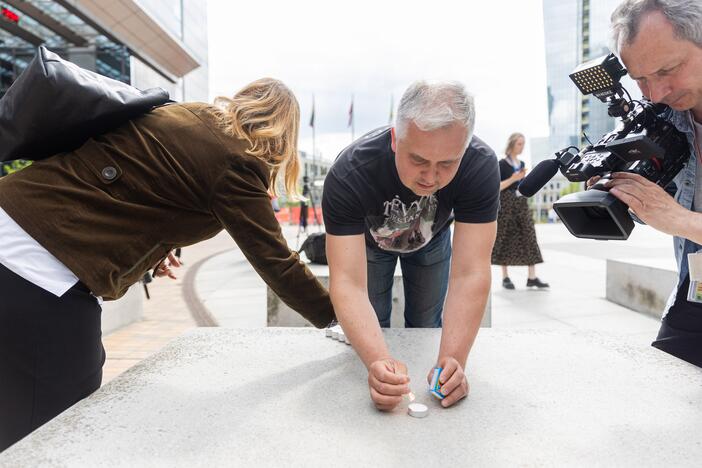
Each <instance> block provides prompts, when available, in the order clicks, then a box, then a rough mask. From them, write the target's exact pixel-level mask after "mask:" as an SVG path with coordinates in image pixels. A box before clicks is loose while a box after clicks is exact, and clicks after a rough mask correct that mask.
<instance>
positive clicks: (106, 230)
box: [0, 103, 334, 327]
mask: <svg viewBox="0 0 702 468" xmlns="http://www.w3.org/2000/svg"><path fill="white" fill-rule="evenodd" d="M246 147H247V145H246V142H244V141H242V140H239V139H237V138H235V137H233V136H230V135H228V134H226V133H225V132H224V131H222V129H221V128H220V127H219V125H218V124H217V121H216V117H215V115H214V113H213V108H212V107H211V106H209V105H207V104H201V103H186V104H172V105H168V106H164V107H159V108H157V109H154V110H153V111H151V112H150V113H148V114H145V115H143V116H141V117H139V118H136V119H134V120H132V121H130V122H128V123H126V124H125V125H122V126H121V127H119V128H117V129H115V130H112V131H110V132H108V133H106V134H104V135H101V136H98V137H95V138H92V139H90V140H88V142H86V143H85V144H84V145H83V146H82V147H80V148H79V149H77V150H75V151H72V152H68V153H62V154H58V155H55V156H53V157H51V158H48V159H45V160H42V161H37V162H35V163H34V164H33V165H31V166H30V167H28V168H26V169H23V170H22V171H19V172H16V173H14V174H10V175H8V176H5V177H3V178H2V179H0V206H2V208H3V209H4V210H5V211H6V212H7V213H8V214H9V215H10V216H11V217H12V218H13V219H14V220H15V221H16V222H17V224H19V225H20V226H21V227H22V228H23V229H24V230H25V231H27V233H28V234H29V235H30V236H32V237H33V238H34V239H35V240H36V241H37V242H39V243H40V244H41V245H42V246H43V247H44V248H46V249H47V250H48V251H49V252H50V253H51V254H53V255H54V256H55V257H56V258H58V259H59V260H60V261H61V262H62V263H63V264H64V265H66V267H68V268H69V269H70V270H71V271H72V272H73V273H74V274H75V275H76V276H78V278H79V279H80V280H81V281H82V282H83V283H84V284H85V285H86V286H87V287H88V288H90V290H91V291H92V292H93V293H94V294H95V295H98V296H102V297H104V298H105V299H108V300H109V299H117V298H119V297H121V296H122V295H123V294H124V293H125V292H126V290H127V288H128V287H129V286H130V285H132V284H134V283H135V282H137V281H138V280H139V279H140V278H141V277H142V276H143V275H144V273H145V272H146V271H148V270H149V269H151V268H153V267H154V266H155V265H156V264H157V263H158V262H159V261H160V260H162V259H163V258H164V257H165V256H166V255H167V253H168V252H169V251H170V250H172V249H173V248H175V247H183V246H187V245H191V244H194V243H196V242H200V241H202V240H205V239H208V238H210V237H213V236H214V235H216V234H217V233H218V232H220V231H221V230H222V229H223V228H224V229H226V230H227V231H228V232H229V234H230V235H231V236H232V237H233V239H234V240H235V241H236V243H237V245H238V246H239V247H240V248H241V250H242V252H243V253H244V255H245V256H246V258H247V259H248V260H249V262H251V264H252V265H253V267H254V268H255V270H256V271H257V272H258V274H259V275H261V277H262V278H263V279H264V280H265V282H266V283H267V284H268V285H269V286H270V287H271V288H272V289H273V290H274V291H275V292H276V293H277V294H278V295H279V296H280V298H281V299H282V300H283V301H285V302H286V303H287V304H288V305H289V306H290V307H292V308H293V309H295V310H296V311H298V312H299V313H300V314H302V315H303V316H304V317H305V318H306V319H308V320H309V321H310V322H312V323H313V324H314V325H316V326H318V327H322V326H325V325H327V324H328V323H329V322H330V321H331V320H332V319H333V317H334V312H333V308H332V305H331V302H330V300H329V295H328V293H327V291H326V290H325V289H324V288H323V287H322V286H321V284H320V283H319V282H318V281H317V280H316V278H315V277H314V276H313V275H312V273H311V272H310V271H309V269H308V268H307V267H306V266H305V265H304V264H303V263H302V262H300V260H299V258H298V256H297V254H296V253H294V252H291V251H290V249H289V248H288V246H287V244H286V242H285V239H284V238H283V236H282V232H281V229H280V225H279V223H278V221H277V220H276V218H275V216H274V213H273V209H272V207H271V202H270V198H269V195H268V186H269V170H268V167H267V166H266V164H264V163H263V162H262V161H260V160H259V159H257V158H255V157H253V156H250V155H247V154H246V153H245V149H246Z"/></svg>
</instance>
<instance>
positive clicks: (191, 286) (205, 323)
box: [183, 249, 233, 327]
mask: <svg viewBox="0 0 702 468" xmlns="http://www.w3.org/2000/svg"><path fill="white" fill-rule="evenodd" d="M231 250H233V249H226V250H222V251H220V252H216V253H213V254H212V255H209V256H207V257H205V258H203V259H201V260H198V261H197V263H195V264H194V265H193V266H191V267H190V268H188V272H187V273H186V274H185V278H183V299H184V300H185V304H186V305H187V306H188V310H190V315H191V316H192V318H193V319H194V320H195V323H196V324H197V326H198V327H218V326H219V323H218V322H217V320H216V319H215V318H214V317H213V316H212V314H211V313H210V311H209V310H208V309H207V307H205V305H204V304H203V303H202V301H201V300H200V296H198V294H197V288H196V287H195V278H196V277H197V273H198V271H199V270H200V267H201V266H202V265H204V264H205V262H207V261H208V260H210V259H211V258H212V257H216V256H217V255H221V254H223V253H226V252H230V251H231Z"/></svg>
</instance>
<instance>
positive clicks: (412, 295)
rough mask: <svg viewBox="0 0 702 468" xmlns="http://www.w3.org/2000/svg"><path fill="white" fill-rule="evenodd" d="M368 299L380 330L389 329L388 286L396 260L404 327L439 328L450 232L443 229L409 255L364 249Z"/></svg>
mask: <svg viewBox="0 0 702 468" xmlns="http://www.w3.org/2000/svg"><path fill="white" fill-rule="evenodd" d="M366 257H367V260H368V298H369V299H370V303H371V305H372V306H373V309H374V310H375V313H376V315H377V316H378V321H379V322H380V326H381V327H389V326H390V313H391V311H392V283H393V276H394V274H395V265H396V264H397V259H398V257H399V259H400V267H401V268H402V283H403V286H404V291H405V327H407V328H439V327H441V314H442V312H443V308H444V300H445V299H446V291H447V289H448V277H449V267H450V266H451V230H450V229H449V228H446V229H444V230H443V231H442V232H440V233H439V234H438V235H437V236H435V237H434V238H433V239H432V240H431V241H429V243H428V244H427V245H425V246H424V247H422V248H421V249H419V250H417V251H416V252H411V253H404V254H403V253H398V252H386V251H382V250H379V249H374V248H370V247H366Z"/></svg>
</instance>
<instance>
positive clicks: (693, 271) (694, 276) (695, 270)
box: [687, 252, 702, 303]
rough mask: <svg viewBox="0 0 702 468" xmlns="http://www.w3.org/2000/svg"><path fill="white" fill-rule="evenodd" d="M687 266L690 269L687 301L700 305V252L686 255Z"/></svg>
mask: <svg viewBox="0 0 702 468" xmlns="http://www.w3.org/2000/svg"><path fill="white" fill-rule="evenodd" d="M687 264H688V266H689V269H690V287H689V288H688V289H687V300H688V301H690V302H698V303H702V252H696V253H691V254H687Z"/></svg>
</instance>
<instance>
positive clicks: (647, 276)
mask: <svg viewBox="0 0 702 468" xmlns="http://www.w3.org/2000/svg"><path fill="white" fill-rule="evenodd" d="M677 282H678V273H677V266H676V264H675V259H674V258H672V257H665V258H638V257H633V258H617V259H608V260H607V299H608V300H610V301H612V302H614V303H616V304H620V305H623V306H624V307H627V308H629V309H631V310H635V311H637V312H641V313H643V314H646V315H650V316H652V317H656V318H661V317H662V315H663V311H664V309H665V305H666V303H667V301H668V297H669V296H670V293H671V291H672V290H673V289H674V288H675V285H676V284H677Z"/></svg>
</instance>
